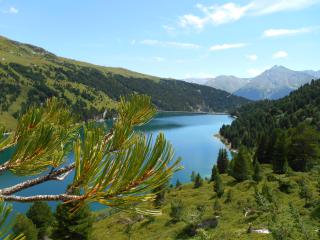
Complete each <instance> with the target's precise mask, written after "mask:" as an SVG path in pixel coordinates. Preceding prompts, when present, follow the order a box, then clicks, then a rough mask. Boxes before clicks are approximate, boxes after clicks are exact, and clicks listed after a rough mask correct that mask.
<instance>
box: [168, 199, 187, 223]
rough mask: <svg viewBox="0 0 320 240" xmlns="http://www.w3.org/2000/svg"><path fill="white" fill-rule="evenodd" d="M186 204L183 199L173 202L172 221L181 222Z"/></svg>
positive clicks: (171, 208)
mask: <svg viewBox="0 0 320 240" xmlns="http://www.w3.org/2000/svg"><path fill="white" fill-rule="evenodd" d="M183 212H184V205H183V203H182V201H181V200H176V201H173V202H171V206H170V213H169V216H170V217H171V220H172V222H179V221H181V220H182V218H183Z"/></svg>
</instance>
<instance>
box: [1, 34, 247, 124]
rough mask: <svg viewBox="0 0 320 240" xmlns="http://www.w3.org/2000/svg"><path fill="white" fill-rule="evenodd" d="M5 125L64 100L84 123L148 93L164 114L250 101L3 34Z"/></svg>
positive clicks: (223, 108) (225, 107)
mask: <svg viewBox="0 0 320 240" xmlns="http://www.w3.org/2000/svg"><path fill="white" fill-rule="evenodd" d="M0 89H1V91H0V123H2V124H5V125H6V126H7V127H9V128H14V127H15V124H16V118H17V117H18V116H19V114H20V113H21V112H24V111H25V110H26V108H27V107H28V106H30V105H32V104H40V103H42V102H43V101H44V100H45V99H46V98H48V97H52V96H57V97H59V98H61V99H63V100H64V101H65V102H66V103H67V104H68V105H70V107H71V108H72V110H73V111H74V112H75V113H77V114H78V115H79V116H80V117H81V118H82V119H84V120H85V119H90V118H95V117H101V115H102V113H103V112H104V111H105V109H106V108H107V109H108V113H109V114H112V113H113V111H114V109H115V107H116V105H117V101H118V100H119V98H120V96H121V95H124V96H125V95H128V94H132V93H140V94H147V95H150V96H151V97H152V101H153V103H154V104H155V105H156V106H157V107H158V109H159V110H172V111H178V110H179V111H214V112H225V111H230V110H231V109H234V108H236V107H238V106H240V105H242V104H245V103H248V102H249V101H248V100H247V99H244V98H242V97H236V96H230V94H229V93H227V92H225V91H221V90H217V89H214V88H211V87H207V86H202V85H197V84H193V83H187V82H184V81H178V80H174V79H162V78H159V77H154V76H149V75H145V74H141V73H137V72H133V71H129V70H126V69H123V68H110V67H102V66H97V65H93V64H89V63H85V62H79V61H75V60H71V59H66V58H62V57H58V56H56V55H55V54H53V53H50V52H48V51H46V50H45V49H43V48H40V47H37V46H33V45H30V44H23V43H19V42H16V41H12V40H9V39H7V38H5V37H1V36H0Z"/></svg>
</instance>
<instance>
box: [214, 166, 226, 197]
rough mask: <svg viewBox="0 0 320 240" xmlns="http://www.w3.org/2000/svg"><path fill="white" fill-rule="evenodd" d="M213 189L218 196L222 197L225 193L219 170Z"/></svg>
mask: <svg viewBox="0 0 320 240" xmlns="http://www.w3.org/2000/svg"><path fill="white" fill-rule="evenodd" d="M213 189H214V191H215V192H216V194H217V196H218V198H220V197H222V195H223V193H224V188H223V184H222V180H221V176H220V174H219V172H217V175H215V177H214V182H213Z"/></svg>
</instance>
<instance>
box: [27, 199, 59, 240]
mask: <svg viewBox="0 0 320 240" xmlns="http://www.w3.org/2000/svg"><path fill="white" fill-rule="evenodd" d="M26 215H27V217H28V218H29V219H31V221H32V222H33V223H34V225H35V226H36V228H37V230H38V238H39V239H43V238H44V237H45V236H48V235H49V232H48V230H49V228H50V227H52V225H53V223H54V220H55V218H54V216H53V214H52V212H51V208H50V207H49V205H48V204H47V203H45V202H35V203H34V204H33V205H32V206H31V207H30V208H29V210H28V212H27V213H26Z"/></svg>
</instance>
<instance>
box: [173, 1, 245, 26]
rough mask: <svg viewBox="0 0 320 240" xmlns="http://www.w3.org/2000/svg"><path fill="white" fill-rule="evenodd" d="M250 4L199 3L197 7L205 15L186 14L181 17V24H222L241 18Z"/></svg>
mask: <svg viewBox="0 0 320 240" xmlns="http://www.w3.org/2000/svg"><path fill="white" fill-rule="evenodd" d="M249 7H250V4H249V5H246V6H243V7H241V6H239V5H236V4H234V3H226V4H223V5H214V6H204V5H202V4H197V8H198V9H200V10H201V11H202V13H203V14H204V16H202V17H199V16H195V15H193V14H186V15H183V16H182V17H180V21H179V24H180V26H182V27H189V26H191V27H195V28H200V29H201V28H203V27H204V25H205V24H207V23H211V24H213V25H220V24H223V23H228V22H233V21H236V20H239V19H240V18H241V17H242V16H243V15H244V14H245V12H246V11H247V10H248V9H249Z"/></svg>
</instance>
